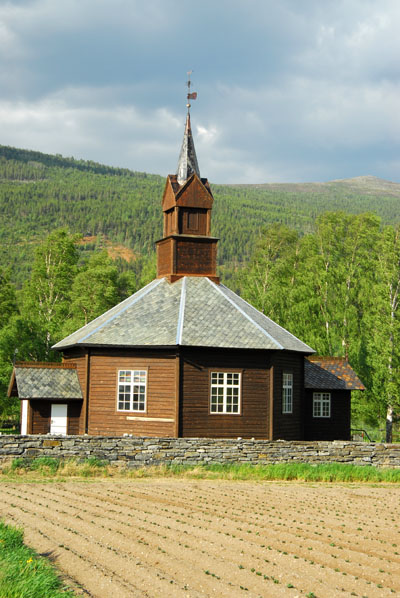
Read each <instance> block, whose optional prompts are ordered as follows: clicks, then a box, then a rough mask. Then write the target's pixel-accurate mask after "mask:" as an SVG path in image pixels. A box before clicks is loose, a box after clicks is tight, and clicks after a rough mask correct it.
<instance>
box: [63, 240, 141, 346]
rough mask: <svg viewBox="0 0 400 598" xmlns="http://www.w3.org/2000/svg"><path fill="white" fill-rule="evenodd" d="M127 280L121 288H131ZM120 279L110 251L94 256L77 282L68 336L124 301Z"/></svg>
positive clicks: (75, 280) (72, 298)
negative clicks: (120, 290)
mask: <svg viewBox="0 0 400 598" xmlns="http://www.w3.org/2000/svg"><path fill="white" fill-rule="evenodd" d="M126 279H127V277H126V276H124V277H123V281H121V286H122V287H123V286H125V288H126V286H127V283H128V286H129V281H127V280H126ZM119 289H120V286H119V275H118V270H117V268H116V267H115V266H114V265H113V262H112V260H111V259H110V258H109V257H108V255H107V252H106V251H101V252H99V253H94V254H93V255H92V256H91V257H90V259H89V260H88V262H87V263H86V264H85V265H84V266H82V267H81V268H80V270H79V272H78V273H77V275H76V276H75V278H74V281H73V284H72V288H71V293H70V299H71V301H70V305H69V313H68V319H67V321H66V323H65V325H64V327H63V332H64V334H70V333H71V332H73V331H74V330H77V329H78V328H81V327H82V326H85V324H87V323H88V322H90V321H91V320H93V319H94V318H97V316H100V315H101V314H102V313H104V312H105V311H107V310H108V309H110V308H111V307H113V306H114V305H116V304H117V303H118V302H119V301H120V295H119Z"/></svg>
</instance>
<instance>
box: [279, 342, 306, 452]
mask: <svg viewBox="0 0 400 598" xmlns="http://www.w3.org/2000/svg"><path fill="white" fill-rule="evenodd" d="M273 366H274V393H273V397H274V420H273V428H274V432H273V439H274V440H278V439H282V440H302V439H303V438H304V355H303V354H299V353H294V352H290V351H276V352H275V353H274V357H273ZM284 372H287V373H291V374H293V412H292V413H282V383H283V373H284Z"/></svg>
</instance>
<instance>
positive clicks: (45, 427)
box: [30, 400, 51, 434]
mask: <svg viewBox="0 0 400 598" xmlns="http://www.w3.org/2000/svg"><path fill="white" fill-rule="evenodd" d="M30 404H31V409H32V411H31V434H48V433H49V432H50V414H51V403H50V401H40V400H38V401H30Z"/></svg>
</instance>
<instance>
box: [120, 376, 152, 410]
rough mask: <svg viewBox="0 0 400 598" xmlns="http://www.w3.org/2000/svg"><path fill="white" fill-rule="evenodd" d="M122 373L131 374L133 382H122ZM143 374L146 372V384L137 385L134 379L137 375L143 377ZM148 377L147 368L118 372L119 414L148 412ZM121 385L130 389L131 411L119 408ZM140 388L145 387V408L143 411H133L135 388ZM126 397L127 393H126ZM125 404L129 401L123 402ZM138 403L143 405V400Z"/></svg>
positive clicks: (139, 383)
mask: <svg viewBox="0 0 400 598" xmlns="http://www.w3.org/2000/svg"><path fill="white" fill-rule="evenodd" d="M121 372H130V376H131V381H130V382H124V381H123V380H122V381H121V379H120V376H121ZM142 372H144V374H145V382H144V384H143V383H142V382H138V383H135V382H134V377H135V374H136V375H139V376H141V374H142ZM147 377H148V371H147V368H137V369H134V370H131V369H120V370H118V376H117V412H118V413H126V412H127V411H128V412H131V413H132V412H133V413H135V412H136V413H146V411H147ZM120 385H123V386H128V387H129V409H121V408H120V406H119V403H120V398H119V392H120V391H119V387H120ZM135 386H136V387H139V386H144V408H143V409H133V402H134V401H133V392H134V388H135ZM140 394H141V393H140V392H139V398H140ZM124 396H125V393H124ZM122 402H123V403H125V402H127V400H125V399H124V400H123V401H122ZM137 403H138V404H139V405H140V404H141V403H142V401H141V400H138V401H137Z"/></svg>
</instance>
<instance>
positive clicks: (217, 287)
mask: <svg viewBox="0 0 400 598" xmlns="http://www.w3.org/2000/svg"><path fill="white" fill-rule="evenodd" d="M207 280H208V282H209V283H210V284H211V285H212V286H213V287H214V288H215V289H216V290H217V291H218V292H219V293H221V295H222V296H223V297H224V298H225V299H226V300H227V301H229V303H230V304H231V305H233V307H234V308H235V309H237V310H238V311H239V312H240V313H241V314H242V315H243V316H244V317H245V318H246V319H247V320H249V322H251V323H252V324H253V326H255V327H256V328H257V329H258V330H259V331H260V332H261V333H262V334H263V335H264V336H266V337H267V338H269V339H270V340H271V341H273V342H274V343H275V344H276V345H277V347H278V349H284V347H283V345H281V343H280V342H279V341H277V340H276V339H275V338H274V337H273V336H272V335H271V334H269V332H267V331H266V330H264V328H262V326H260V325H259V324H257V322H255V321H254V320H253V318H252V317H251V316H249V315H248V314H246V312H245V311H243V309H242V308H241V307H239V305H236V303H235V302H234V301H232V299H231V298H230V297H227V296H226V295H225V293H224V292H223V291H222V289H221V286H222V287H224V288H225V289H226V288H227V287H225V286H224V285H216V284H215V282H213V281H212V280H210V279H209V278H207ZM253 309H255V308H254V307H253Z"/></svg>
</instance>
